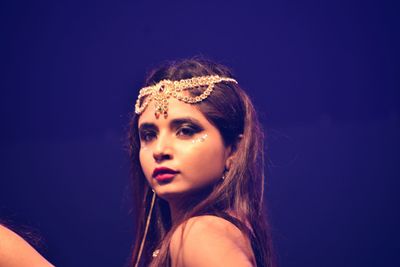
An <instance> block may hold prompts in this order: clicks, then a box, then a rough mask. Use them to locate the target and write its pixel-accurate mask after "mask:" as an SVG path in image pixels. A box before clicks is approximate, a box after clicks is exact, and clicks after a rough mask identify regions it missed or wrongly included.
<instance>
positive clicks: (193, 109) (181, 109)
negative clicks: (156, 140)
mask: <svg viewBox="0 0 400 267" xmlns="http://www.w3.org/2000/svg"><path fill="white" fill-rule="evenodd" d="M197 106H198V104H188V103H185V102H182V101H179V100H177V99H175V98H169V99H168V112H167V114H168V115H167V117H166V118H165V117H164V115H163V114H160V116H159V117H158V118H157V117H156V116H155V115H154V113H155V107H154V101H151V102H150V103H149V105H148V106H147V108H146V109H145V110H144V111H143V113H142V114H141V115H140V117H139V121H138V122H139V125H140V124H142V123H144V122H147V123H149V122H152V123H156V122H163V121H169V120H172V119H175V118H180V117H193V118H195V119H197V120H198V121H200V122H203V123H208V120H207V118H206V117H205V116H204V115H203V113H202V112H201V111H200V110H199V109H198V107H197Z"/></svg>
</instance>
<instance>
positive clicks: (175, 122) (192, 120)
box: [139, 117, 203, 131]
mask: <svg viewBox="0 0 400 267" xmlns="http://www.w3.org/2000/svg"><path fill="white" fill-rule="evenodd" d="M185 123H189V124H194V125H196V126H198V127H199V128H203V127H201V123H200V121H198V120H197V119H195V118H192V117H182V118H176V119H173V120H172V121H171V122H170V123H169V125H170V127H171V128H176V127H178V126H179V125H182V124H185ZM157 129H158V127H157V126H156V125H155V124H154V123H152V122H144V123H142V124H140V125H139V130H140V131H143V130H157Z"/></svg>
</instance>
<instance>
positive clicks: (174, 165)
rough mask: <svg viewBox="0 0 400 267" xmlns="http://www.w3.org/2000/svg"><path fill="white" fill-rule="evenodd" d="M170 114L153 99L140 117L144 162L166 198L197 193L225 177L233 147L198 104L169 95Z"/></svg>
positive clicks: (149, 177)
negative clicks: (155, 105) (157, 113)
mask: <svg viewBox="0 0 400 267" xmlns="http://www.w3.org/2000/svg"><path fill="white" fill-rule="evenodd" d="M168 108H169V110H168V116H167V117H166V118H165V117H164V116H163V115H160V116H159V117H158V118H156V116H155V115H154V108H153V103H152V102H151V103H149V106H148V107H147V108H146V110H145V111H144V112H143V113H142V114H141V115H140V118H139V121H138V127H139V135H140V144H141V147H140V164H141V166H142V169H143V172H144V174H145V176H146V179H147V181H148V182H149V184H150V186H151V187H152V188H153V189H154V190H155V191H156V193H157V195H158V196H160V197H162V198H164V199H165V200H167V201H168V200H169V199H173V198H176V197H181V196H184V195H185V194H187V193H195V192H198V191H199V190H201V189H202V188H205V187H207V186H209V185H211V184H214V183H215V182H217V181H218V180H219V179H221V177H222V174H223V172H224V169H225V166H226V161H227V159H228V157H229V154H230V148H229V147H225V145H224V143H223V139H222V136H221V134H220V132H219V131H218V129H217V128H216V127H214V126H213V125H212V124H211V123H210V122H209V121H208V120H207V119H206V117H205V116H204V115H203V114H202V113H201V112H200V110H199V109H197V108H196V107H195V105H192V104H187V103H184V102H181V101H179V100H176V99H174V98H170V99H169V105H168Z"/></svg>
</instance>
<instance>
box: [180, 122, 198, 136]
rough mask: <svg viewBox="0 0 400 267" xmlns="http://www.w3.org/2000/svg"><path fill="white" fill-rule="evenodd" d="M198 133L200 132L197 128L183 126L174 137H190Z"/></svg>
mask: <svg viewBox="0 0 400 267" xmlns="http://www.w3.org/2000/svg"><path fill="white" fill-rule="evenodd" d="M198 132H200V129H199V127H196V126H192V125H183V126H181V127H180V128H178V130H177V132H176V135H177V136H182V137H191V136H193V135H195V134H196V133H198Z"/></svg>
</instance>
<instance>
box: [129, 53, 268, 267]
mask: <svg viewBox="0 0 400 267" xmlns="http://www.w3.org/2000/svg"><path fill="white" fill-rule="evenodd" d="M205 75H219V76H221V77H232V78H233V76H232V74H231V72H230V71H229V70H228V69H227V68H226V67H225V66H222V65H220V64H217V63H214V62H212V61H209V60H205V59H201V58H192V59H185V60H180V61H174V62H168V63H167V64H165V65H163V66H161V67H159V68H157V69H155V70H153V71H152V72H151V73H150V74H149V75H148V78H147V79H146V81H145V84H144V86H149V85H153V84H155V83H157V82H159V81H161V80H163V79H169V80H181V79H188V78H192V77H197V76H205ZM199 90H200V89H199ZM199 93H201V92H196V90H191V94H192V95H198V94H199ZM196 106H197V107H198V108H199V110H200V111H201V112H202V113H203V114H204V116H205V117H206V118H207V119H208V120H209V121H210V123H211V124H213V125H214V126H215V127H216V128H217V129H218V130H219V131H220V133H221V135H222V137H223V140H224V143H225V145H226V146H232V147H233V148H234V150H235V156H234V159H233V161H232V164H231V166H230V168H229V171H228V172H227V173H226V177H225V179H224V181H223V182H220V183H218V184H216V185H214V186H213V187H212V188H211V189H210V190H208V191H207V192H206V194H205V196H204V197H203V198H202V199H200V200H198V201H191V202H190V201H188V202H187V203H190V205H191V207H190V209H185V210H187V212H186V214H185V216H184V218H183V220H182V221H186V220H187V219H189V218H191V217H194V216H199V215H205V214H213V215H216V216H220V217H224V218H226V219H228V220H230V221H231V222H233V223H234V224H235V225H236V226H237V227H239V228H240V229H241V230H242V231H243V232H244V233H245V234H246V235H247V237H248V238H249V240H250V241H251V244H252V249H253V252H254V255H255V258H256V262H257V266H268V267H272V266H275V263H274V257H273V253H272V243H271V236H270V231H269V225H268V223H267V219H266V213H265V209H264V204H263V194H264V180H265V177H264V145H263V142H264V136H263V131H262V129H261V127H260V124H259V121H258V118H257V114H256V112H255V110H254V107H253V105H252V103H251V100H250V99H249V97H248V96H247V94H246V93H245V92H244V91H243V90H242V89H241V88H240V86H239V85H238V84H235V83H231V82H221V83H218V84H215V86H214V91H213V92H212V94H211V95H210V96H209V97H208V98H207V99H205V100H204V101H202V102H200V103H198V104H196ZM138 118H139V116H138V115H136V114H133V115H132V118H131V120H130V131H129V136H128V140H129V153H130V159H131V164H132V168H131V171H132V179H133V181H132V182H133V189H134V198H135V204H136V205H135V212H136V214H137V216H136V228H137V231H136V237H135V243H134V244H135V245H134V249H133V255H132V265H134V264H135V262H136V260H137V254H138V250H139V246H140V242H141V240H142V238H143V234H144V228H145V219H146V216H147V214H148V213H149V207H150V201H151V198H152V191H151V188H150V187H149V185H148V183H147V181H146V178H145V176H144V174H143V171H142V168H141V166H140V161H139V150H140V141H139V134H138ZM230 212H233V214H234V216H230V215H229V214H230ZM177 226H178V225H172V223H171V216H170V212H169V206H168V203H167V202H166V201H165V200H163V199H160V198H157V200H156V203H155V206H154V210H153V214H152V218H151V223H150V225H149V232H148V235H147V238H146V242H145V245H144V249H143V254H142V259H141V265H143V266H148V265H150V264H151V265H152V266H169V265H170V259H169V243H170V240H171V236H172V233H173V232H174V230H175V228H176V227H177ZM157 248H159V249H160V253H159V254H158V256H157V257H156V258H154V260H153V259H152V252H153V251H154V250H155V249H157Z"/></svg>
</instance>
